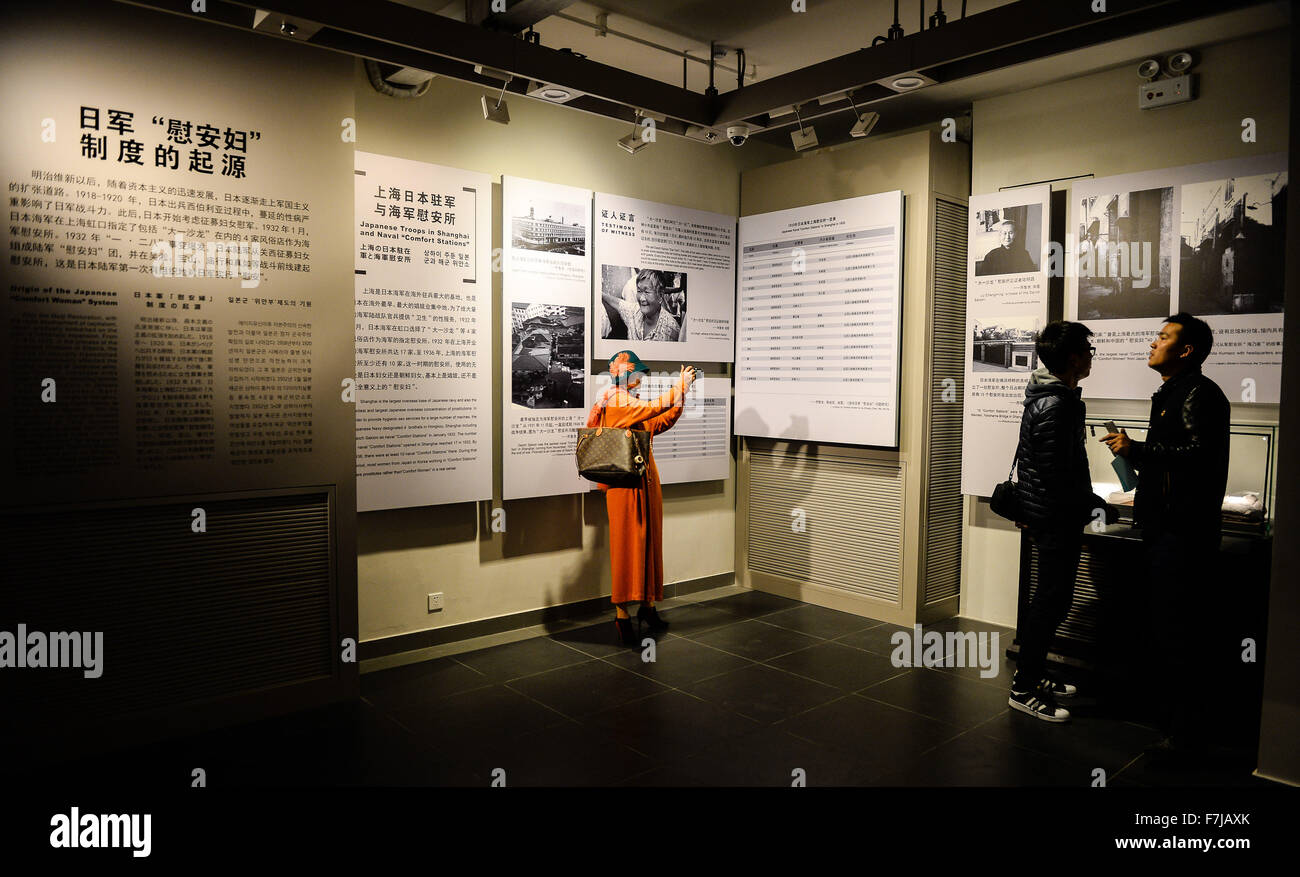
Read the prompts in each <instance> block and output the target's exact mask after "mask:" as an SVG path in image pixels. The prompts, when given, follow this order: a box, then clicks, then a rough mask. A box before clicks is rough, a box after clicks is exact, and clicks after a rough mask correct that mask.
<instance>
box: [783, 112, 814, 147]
mask: <svg viewBox="0 0 1300 877" xmlns="http://www.w3.org/2000/svg"><path fill="white" fill-rule="evenodd" d="M794 117H795V118H796V119H798V121H799V130H798V131H791V132H790V142H791V143H793V144H794V151H795V152H803V151H804V150H805V149H812V148H813V147H815V146H816V145H817V131H816V129H814V128H813V126H812V125H809V126H808V128H807V129H806V130H805V129H804V126H803V119H802V118H801V117H800V116H799V109H798V108H797V107H796V108H795V111H794Z"/></svg>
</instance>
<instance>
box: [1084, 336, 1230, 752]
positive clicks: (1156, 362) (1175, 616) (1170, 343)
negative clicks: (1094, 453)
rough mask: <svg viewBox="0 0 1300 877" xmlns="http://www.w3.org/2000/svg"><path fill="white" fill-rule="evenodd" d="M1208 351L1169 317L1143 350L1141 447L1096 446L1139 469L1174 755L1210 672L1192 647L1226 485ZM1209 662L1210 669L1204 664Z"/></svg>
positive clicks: (1198, 723)
mask: <svg viewBox="0 0 1300 877" xmlns="http://www.w3.org/2000/svg"><path fill="white" fill-rule="evenodd" d="M1213 343H1214V337H1213V333H1212V332H1211V331H1210V327H1209V326H1208V325H1207V324H1206V323H1205V322H1204V321H1202V320H1199V319H1197V318H1196V317H1194V316H1192V315H1191V314H1187V313H1178V314H1174V315H1173V316H1171V317H1169V318H1167V319H1166V320H1165V325H1164V326H1163V327H1162V328H1161V330H1160V333H1159V335H1157V337H1156V340H1155V341H1153V342H1151V355H1150V357H1149V358H1148V360H1147V365H1148V366H1150V367H1151V368H1153V369H1155V370H1156V371H1157V372H1159V373H1160V377H1161V378H1162V379H1163V382H1162V384H1161V386H1160V389H1159V390H1157V391H1156V393H1155V395H1153V396H1152V397H1151V421H1150V427H1149V429H1148V431H1147V437H1146V441H1142V442H1138V441H1133V440H1131V439H1130V438H1129V437H1128V436H1127V435H1126V434H1123V433H1111V434H1108V435H1106V436H1105V437H1104V438H1102V439H1101V441H1103V442H1105V443H1106V444H1107V445H1108V446H1109V447H1110V449H1111V450H1112V451H1114V452H1115V453H1116V454H1118V455H1120V456H1123V457H1127V458H1128V460H1129V462H1131V463H1132V464H1133V466H1134V468H1136V469H1137V470H1138V487H1137V493H1136V495H1135V496H1134V500H1133V516H1134V523H1135V524H1136V525H1137V526H1138V527H1140V528H1141V529H1142V540H1143V543H1144V546H1145V548H1146V555H1147V565H1148V577H1147V584H1148V587H1149V593H1150V598H1151V627H1152V636H1151V639H1152V642H1151V645H1152V646H1153V648H1154V655H1153V656H1152V657H1153V659H1154V660H1155V662H1156V671H1157V673H1158V674H1159V678H1160V679H1161V680H1162V682H1161V684H1160V685H1157V686H1155V688H1154V691H1155V692H1156V693H1157V695H1158V696H1159V695H1164V696H1163V697H1161V698H1160V699H1162V700H1164V701H1165V703H1164V704H1163V706H1164V710H1163V712H1164V713H1165V715H1164V716H1163V717H1162V718H1163V719H1164V722H1165V724H1166V727H1167V729H1168V730H1169V733H1170V738H1171V741H1172V744H1173V747H1174V748H1175V749H1180V748H1185V747H1186V746H1193V747H1195V746H1198V745H1200V744H1202V743H1204V742H1206V741H1205V740H1204V735H1205V732H1206V728H1207V722H1206V718H1207V717H1206V716H1205V715H1204V714H1203V712H1202V710H1201V709H1199V707H1198V704H1199V702H1201V701H1208V700H1211V699H1212V698H1211V697H1209V696H1207V693H1206V692H1205V691H1201V692H1199V693H1198V692H1197V691H1196V686H1203V685H1204V679H1205V677H1206V676H1207V674H1209V673H1211V672H1212V671H1213V670H1215V669H1216V668H1214V667H1213V666H1210V665H1209V661H1211V660H1221V658H1220V656H1218V655H1214V656H1207V655H1206V653H1205V649H1204V647H1203V646H1202V644H1200V643H1198V642H1197V638H1198V637H1200V636H1203V635H1205V634H1206V633H1207V632H1208V631H1209V628H1210V627H1211V624H1210V620H1209V619H1208V618H1206V617H1205V614H1204V613H1205V609H1206V607H1207V606H1208V605H1209V594H1208V587H1209V584H1210V582H1211V581H1212V578H1211V577H1212V576H1213V571H1214V569H1215V567H1216V565H1217V561H1218V551H1219V542H1220V540H1221V538H1222V523H1223V517H1222V509H1223V496H1224V490H1225V489H1226V487H1227V483H1228V437H1229V425H1230V421H1231V406H1230V405H1229V403H1228V399H1227V397H1226V396H1224V395H1223V391H1222V390H1220V389H1219V386H1218V385H1217V384H1215V383H1214V381H1212V380H1210V379H1209V378H1207V377H1206V376H1205V375H1203V374H1202V373H1201V364H1202V363H1204V362H1205V358H1206V357H1207V356H1208V355H1209V353H1210V348H1211V346H1212V345H1213ZM1207 659H1208V660H1207Z"/></svg>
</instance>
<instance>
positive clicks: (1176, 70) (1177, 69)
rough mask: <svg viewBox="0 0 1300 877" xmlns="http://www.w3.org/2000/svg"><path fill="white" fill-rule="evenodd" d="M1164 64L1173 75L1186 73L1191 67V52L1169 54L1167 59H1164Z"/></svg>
mask: <svg viewBox="0 0 1300 877" xmlns="http://www.w3.org/2000/svg"><path fill="white" fill-rule="evenodd" d="M1165 66H1166V67H1168V69H1169V72H1170V73H1173V74H1175V75H1179V74H1182V73H1186V72H1187V71H1188V70H1190V69H1191V68H1192V53H1191V52H1175V53H1174V54H1172V55H1170V56H1169V60H1167V61H1165Z"/></svg>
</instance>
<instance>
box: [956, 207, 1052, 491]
mask: <svg viewBox="0 0 1300 877" xmlns="http://www.w3.org/2000/svg"><path fill="white" fill-rule="evenodd" d="M1051 194H1052V190H1051V186H1046V185H1044V186H1033V187H1026V188H1022V189H1014V190H1012V191H1009V192H996V193H993V194H989V195H975V196H972V197H971V199H970V202H969V205H968V211H967V216H968V222H969V237H968V244H967V248H966V253H967V256H966V378H965V384H964V391H963V393H962V465H961V490H962V493H968V494H972V495H974V496H991V495H992V493H993V488H994V487H995V486H996V485H997V484H998V483H999V482H1002V481H1005V480H1006V478H1007V472H1008V470H1010V468H1011V460H1012V458H1013V457H1014V455H1015V449H1016V443H1017V441H1018V440H1019V436H1020V417H1021V414H1022V413H1023V411H1024V404H1023V403H1024V398H1025V384H1026V383H1028V381H1029V373H1030V372H1032V371H1033V370H1034V369H1035V368H1037V367H1038V366H1039V365H1041V363H1039V362H1038V355H1037V353H1036V352H1035V350H1034V340H1035V338H1036V336H1037V335H1038V333H1039V331H1041V330H1042V328H1043V326H1044V325H1045V324H1046V322H1047V299H1048V274H1047V272H1048V268H1049V253H1048V252H1047V245H1048V237H1049V234H1050V233H1049V230H1048V229H1049V224H1048V217H1049V213H1050V205H1051Z"/></svg>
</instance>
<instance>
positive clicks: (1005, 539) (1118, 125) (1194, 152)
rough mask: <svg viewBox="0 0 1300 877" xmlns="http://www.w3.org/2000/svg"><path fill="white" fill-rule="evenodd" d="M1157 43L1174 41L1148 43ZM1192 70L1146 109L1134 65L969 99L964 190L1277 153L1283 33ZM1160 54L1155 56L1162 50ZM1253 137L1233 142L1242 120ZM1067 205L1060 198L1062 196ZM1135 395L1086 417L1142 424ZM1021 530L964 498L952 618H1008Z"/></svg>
mask: <svg viewBox="0 0 1300 877" xmlns="http://www.w3.org/2000/svg"><path fill="white" fill-rule="evenodd" d="M1159 48H1161V49H1168V50H1170V51H1172V50H1174V49H1180V48H1184V47H1183V46H1167V47H1159ZM1198 54H1199V59H1198V62H1197V64H1196V66H1195V68H1194V70H1193V72H1194V73H1195V75H1196V91H1195V94H1196V99H1195V100H1193V101H1190V102H1188V103H1183V104H1175V105H1173V106H1169V107H1162V108H1160V109H1155V110H1140V109H1138V107H1137V86H1138V83H1139V82H1140V80H1139V79H1138V77H1137V75H1136V72H1135V71H1136V69H1137V65H1138V62H1139V61H1141V60H1142V59H1141V58H1134V59H1133V62H1132V63H1131V64H1125V65H1124V66H1122V67H1116V68H1114V69H1111V70H1106V71H1102V72H1100V73H1094V74H1091V75H1089V76H1083V77H1079V78H1076V79H1071V80H1068V81H1065V82H1057V83H1053V84H1051V85H1045V86H1042V87H1039V88H1032V89H1028V90H1026V91H1022V92H1017V93H1015V94H1009V95H1003V96H1000V97H996V98H990V99H988V100H982V101H976V102H975V104H974V107H973V110H972V119H973V122H972V127H973V134H972V143H971V191H972V192H973V193H976V194H983V193H986V192H996V191H998V189H999V188H1002V187H1007V186H1018V185H1024V184H1026V183H1031V182H1041V181H1046V180H1057V179H1061V180H1062V181H1061V182H1057V183H1053V184H1052V189H1053V191H1059V190H1062V189H1064V190H1067V191H1068V189H1069V188H1070V185H1069V181H1068V180H1064V179H1063V178H1066V177H1078V176H1082V175H1087V174H1091V175H1093V176H1095V177H1107V176H1112V175H1115V174H1123V173H1132V172H1136V171H1145V170H1157V169H1160V168H1168V167H1178V166H1180V165H1188V164H1200V163H1202V162H1208V161H1217V160H1220V159H1230V158H1243V157H1247V156H1258V155H1268V154H1270V153H1277V152H1285V151H1286V150H1287V145H1288V142H1289V141H1288V100H1289V91H1288V86H1287V83H1288V81H1289V79H1288V77H1289V72H1290V45H1289V39H1288V36H1287V34H1286V33H1285V32H1284V31H1273V32H1269V33H1264V34H1258V35H1255V36H1251V37H1248V38H1245V39H1240V40H1234V41H1232V42H1228V43H1223V44H1219V45H1214V46H1208V47H1206V48H1204V49H1203V50H1200V51H1199V52H1198ZM1161 57H1163V55H1161ZM1246 118H1252V119H1254V120H1255V126H1256V135H1257V140H1256V142H1255V143H1243V142H1242V139H1241V135H1242V130H1243V129H1242V121H1243V120H1244V119H1246ZM1067 201H1068V198H1067ZM1148 408H1149V405H1148V404H1147V403H1146V402H1145V401H1133V400H1107V399H1095V400H1093V399H1090V400H1089V401H1088V414H1089V416H1090V417H1093V416H1098V415H1101V416H1112V417H1116V418H1120V417H1136V418H1140V419H1142V420H1145V419H1146V417H1147V415H1148V413H1149V411H1148ZM1233 418H1234V419H1235V420H1251V421H1257V422H1262V423H1273V424H1276V423H1277V406H1276V405H1249V406H1246V405H1234V406H1233ZM1019 546H1020V537H1019V531H1017V530H1016V528H1015V526H1014V525H1013V524H1012V523H1011V522H1009V521H1005V520H1003V519H1002V518H999V517H997V516H996V515H994V514H992V513H991V512H990V511H989V509H988V503H987V502H980V501H977V500H975V499H973V498H971V497H967V498H966V526H965V528H964V530H963V533H962V589H961V614H962V615H966V616H970V617H973V618H978V619H982V620H985V621H990V622H994V623H996V624H1004V625H1008V626H1014V625H1015V623H1016V593H1017V589H1018V577H1019V557H1020V548H1019Z"/></svg>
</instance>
